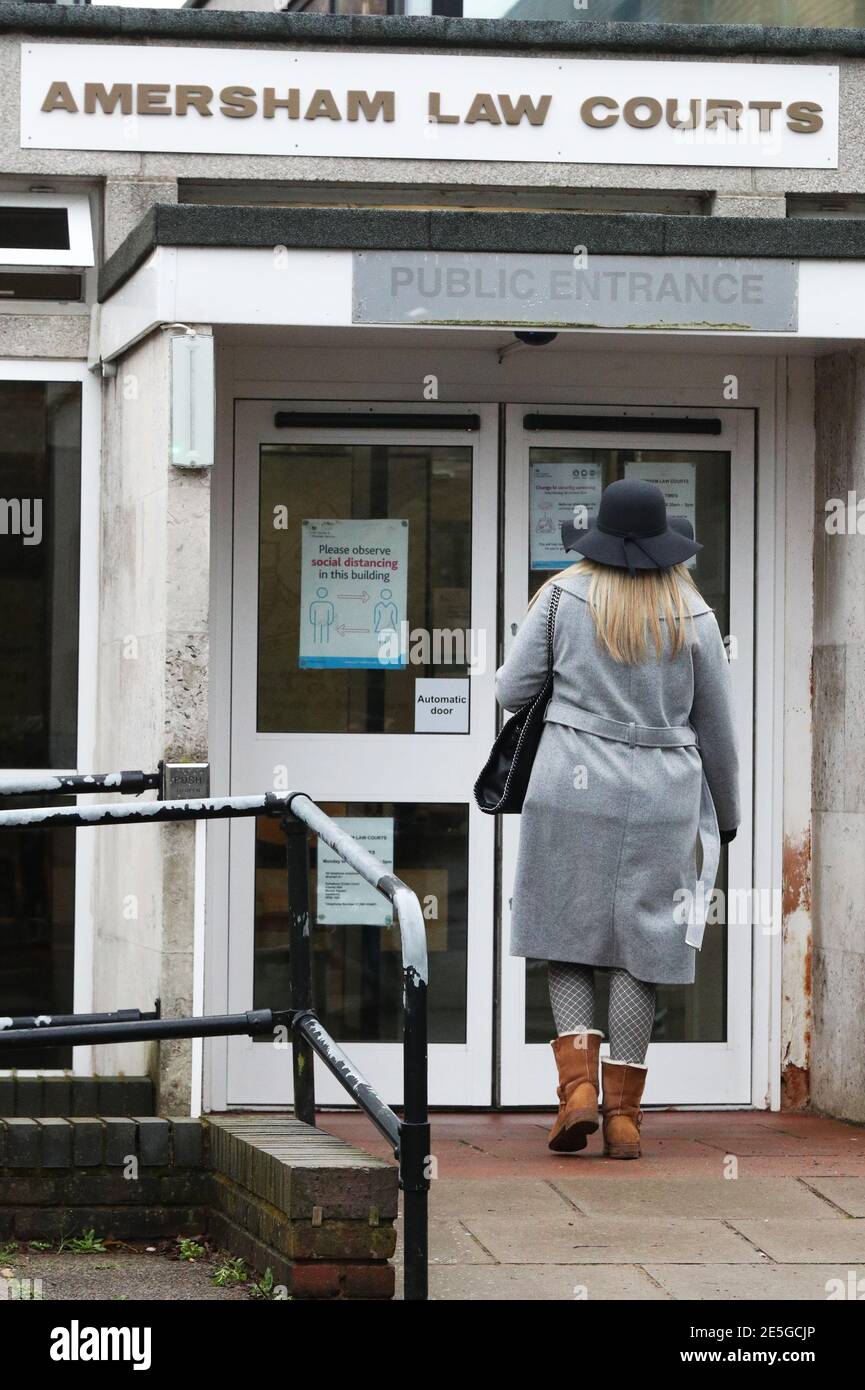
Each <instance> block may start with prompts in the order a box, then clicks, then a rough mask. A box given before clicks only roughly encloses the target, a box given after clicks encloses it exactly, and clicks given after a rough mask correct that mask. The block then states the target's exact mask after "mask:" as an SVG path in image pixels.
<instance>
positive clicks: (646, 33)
mask: <svg viewBox="0 0 865 1390" xmlns="http://www.w3.org/2000/svg"><path fill="white" fill-rule="evenodd" d="M3 33H7V34H8V33H21V34H28V35H32V36H34V37H42V36H44V37H46V38H58V37H61V38H70V39H83V40H86V39H95V40H97V41H98V40H100V39H106V38H108V39H113V40H114V41H115V42H121V43H123V42H130V43H131V42H134V41H135V42H142V41H145V42H146V41H152V42H155V43H159V42H167V43H170V42H175V43H178V42H184V41H186V40H189V41H190V42H192V43H217V44H218V43H221V42H223V43H230V44H232V45H237V44H241V43H248V44H258V45H265V46H269V45H278V44H286V45H289V46H292V47H300V46H302V45H308V46H315V47H317V48H326V47H333V48H354V49H360V48H404V49H416V50H417V49H420V50H423V51H430V50H436V49H439V50H445V49H451V50H462V51H470V50H478V49H485V50H487V51H488V52H495V51H501V50H508V51H510V52H515V51H516V52H521V53H544V52H546V53H557V52H572V53H578V52H579V53H591V52H597V53H599V54H603V53H606V54H615V55H616V56H620V55H622V54H629V53H651V54H653V55H655V56H658V55H664V54H668V53H685V54H689V53H690V54H700V53H711V54H716V55H720V56H728V57H729V56H733V55H737V54H752V55H763V54H766V55H774V56H789V57H792V58H797V57H798V58H802V59H803V60H807V61H813V60H814V59H815V57H817V56H818V55H829V54H834V55H847V56H850V57H860V58H861V57H865V30H863V29H855V28H849V29H830V28H820V27H819V26H816V25H815V26H809V27H793V26H791V27H789V28H787V27H780V26H774V27H773V26H765V25H762V24H648V23H638V22H634V21H631V20H628V21H616V20H574V21H573V22H571V21H566V20H531V21H526V20H519V19H510V20H509V19H445V18H432V17H429V18H428V17H422V16H417V17H412V16H399V15H388V16H383V15H328V14H294V13H292V14H286V13H278V14H268V13H267V12H265V11H258V10H209V9H191V8H187V7H182V8H178V9H135V8H134V7H132V6H130V7H126V6H120V5H98V6H90V5H43V4H28V3H20V0H19V3H15V0H10V3H5V4H3V5H0V34H3Z"/></svg>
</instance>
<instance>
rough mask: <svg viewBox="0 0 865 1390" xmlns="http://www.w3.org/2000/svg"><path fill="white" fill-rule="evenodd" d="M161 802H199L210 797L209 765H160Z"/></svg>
mask: <svg viewBox="0 0 865 1390" xmlns="http://www.w3.org/2000/svg"><path fill="white" fill-rule="evenodd" d="M160 772H161V773H162V794H161V796H160V800H161V801H200V800H201V799H202V798H203V797H206V796H210V763H161V764H160Z"/></svg>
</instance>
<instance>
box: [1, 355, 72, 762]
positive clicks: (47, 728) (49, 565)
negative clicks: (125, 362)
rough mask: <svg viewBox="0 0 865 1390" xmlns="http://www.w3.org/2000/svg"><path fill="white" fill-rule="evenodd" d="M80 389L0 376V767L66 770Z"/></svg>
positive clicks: (69, 739)
mask: <svg viewBox="0 0 865 1390" xmlns="http://www.w3.org/2000/svg"><path fill="white" fill-rule="evenodd" d="M80 488H81V387H80V385H78V383H77V382H36V381H3V382H0V592H2V596H3V602H2V606H0V767H17V768H49V767H53V768H74V767H75V766H76V764H77V756H78V755H77V722H78V552H79V514H80V513H79V493H80Z"/></svg>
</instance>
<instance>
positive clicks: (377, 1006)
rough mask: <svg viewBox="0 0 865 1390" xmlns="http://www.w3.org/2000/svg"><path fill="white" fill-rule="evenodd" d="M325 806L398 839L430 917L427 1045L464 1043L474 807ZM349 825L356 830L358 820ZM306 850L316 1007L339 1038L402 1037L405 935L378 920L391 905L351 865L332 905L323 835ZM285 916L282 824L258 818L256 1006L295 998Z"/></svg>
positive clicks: (402, 874)
mask: <svg viewBox="0 0 865 1390" xmlns="http://www.w3.org/2000/svg"><path fill="white" fill-rule="evenodd" d="M322 809H323V810H324V811H325V812H326V813H327V814H328V815H329V816H333V817H334V818H335V819H337V820H341V819H343V818H351V819H353V820H355V819H356V820H363V821H365V822H367V824H369V822H373V823H376V822H377V823H379V824H380V825H381V828H382V832H383V837H384V839H385V840H386V841H387V842H388V843H392V845H393V870H394V873H395V874H396V875H397V877H399V878H401V879H403V880H404V882H405V883H407V884H408V886H409V887H410V888H411V889H413V890H414V892H415V893H417V895H418V898H419V900H420V903H421V907H422V909H423V913H424V917H425V919H426V927H427V949H428V951H429V971H430V975H429V996H428V998H429V1036H430V1042H439V1043H462V1042H465V1039H466V945H467V926H468V825H469V821H468V807H467V806H465V805H434V804H432V803H420V804H417V805H413V804H410V803H385V802H375V803H371V802H364V803H357V802H351V803H346V802H343V803H339V804H337V803H324V804H323V805H322ZM347 828H348V829H351V830H353V831H355V833H356V827H352V826H348V827H347ZM309 856H310V858H309V864H310V900H311V907H312V920H313V930H312V961H313V966H312V968H313V1000H314V1003H315V1008H316V1012H317V1013H318V1015H319V1017H320V1018H321V1020H322V1022H323V1023H324V1026H325V1027H326V1028H327V1029H328V1031H329V1032H330V1033H331V1034H332V1035H333V1036H334V1037H335V1038H337V1039H339V1041H341V1042H375V1043H379V1042H382V1043H390V1042H398V1041H399V1040H400V1039H401V1037H402V991H403V979H402V955H401V952H400V936H399V929H398V928H397V927H396V926H395V925H392V926H385V925H382V924H381V921H382V918H381V915H380V914H382V913H384V914H385V915H389V914H388V909H389V904H387V902H386V900H385V899H384V898H381V897H380V895H379V894H376V893H375V891H374V890H372V889H368V888H367V887H366V885H365V884H364V883H363V880H362V879H361V878H360V877H359V875H357V874H353V873H351V871H348V874H347V876H346V877H344V878H343V879H342V888H341V896H340V901H339V902H337V904H336V905H335V906H334V905H333V904H332V902H331V901H329V902H328V903H327V904H325V902H324V893H325V884H324V883H322V884H321V885H320V884H319V881H318V876H319V873H320V872H323V871H322V870H320V868H319V863H318V860H319V851H318V843H317V837H316V836H314V835H312V834H311V835H310V836H309ZM319 889H321V892H320V891H319ZM358 899H361V901H362V900H363V899H367V900H368V901H372V902H374V904H375V905H374V907H373V908H372V909H371V910H369V911H366V912H365V909H364V906H363V905H361V906H360V907H354V906H353V903H355V902H357V900H358ZM319 907H321V914H320V913H319ZM287 913H288V890H287V880H286V867H285V837H284V835H283V833H282V831H281V830H280V828H279V822H278V821H276V820H275V819H271V818H268V817H260V818H259V819H258V821H257V823H256V854H255V937H254V952H255V963H254V978H255V983H254V1000H255V1002H254V1007H255V1008H256V1009H262V1008H264V1009H267V1008H285V1007H286V1006H287V1004H288V1001H289V999H290V996H291V989H290V980H289V959H288V957H289V940H288V915H287ZM320 915H321V916H323V917H324V919H325V920H324V921H321V920H320ZM334 918H337V919H340V920H339V921H333V919H334ZM373 919H375V920H373ZM329 923H331V924H329Z"/></svg>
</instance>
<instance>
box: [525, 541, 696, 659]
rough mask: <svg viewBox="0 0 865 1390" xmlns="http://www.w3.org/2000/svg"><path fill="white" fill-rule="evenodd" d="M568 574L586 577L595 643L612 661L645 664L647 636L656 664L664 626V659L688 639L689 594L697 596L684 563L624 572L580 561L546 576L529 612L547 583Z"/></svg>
mask: <svg viewBox="0 0 865 1390" xmlns="http://www.w3.org/2000/svg"><path fill="white" fill-rule="evenodd" d="M569 574H589V575H591V577H592V579H591V584H590V585H589V608H590V609H591V613H592V617H593V619H594V622H595V630H596V632H597V635H598V641H599V642H600V644H601V646H602V647H603V648H604V650H605V651H606V652H607V653H608V655H609V656H611V657H612V659H613V661H619V662H623V663H627V664H629V665H636V664H637V663H639V662H641V661H645V659H646V657H647V655H648V652H649V640H648V639H649V638H651V640H652V642H653V644H654V647H655V652H656V654H657V658H658V660H659V661H660V660H661V658H662V656H663V654H664V649H665V631H664V628H663V627H662V626H661V623H662V620H663V622H664V623H665V624H666V631H667V633H668V634H669V637H670V642H669V647H668V649H667V650H668V653H669V656H670V657H671V658H672V657H674V656H677V655H678V653H679V652H680V651H681V650H682V648H683V647H684V645H685V642H686V640H687V633H686V624H687V622H688V619H689V618H690V617H691V609H690V606H689V604H688V601H687V597H686V595H687V594H688V592H689V591H690V592H692V593H694V594H699V590H698V588H697V586H696V584H695V583H694V581H693V579H692V578H691V576H690V574H689V572H688V569H687V567H686V566H685V565H671V566H670V568H669V569H660V570H656V569H651V570H637V572H636V574H634V575H633V576H631V575H629V574H628V572H627V570H623V569H617V568H614V567H613V566H612V565H599V564H597V563H596V561H594V560H579V561H578V562H577V563H576V564H575V565H569V566H568V568H567V569H565V570H560V571H559V573H558V574H554V575H551V576H550V578H549V579H548V580H546V582H545V583H544V584H542V585H541V587H540V589H538V591H537V593H536V594H534V595H533V596H532V599H531V601H530V603H529V608H531V606H532V604H533V603H535V602H536V600H537V599H538V598H539V597H540V595H541V594H542V593H543V592H544V589H546V588H547V586H548V585H549V584H555V583H557V581H558V580H560V579H563V578H564V577H565V576H566V575H569Z"/></svg>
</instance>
